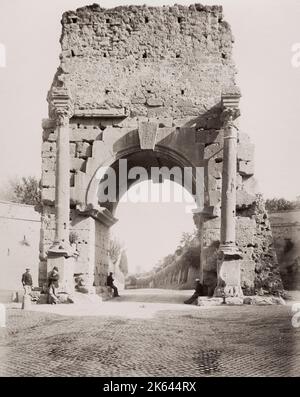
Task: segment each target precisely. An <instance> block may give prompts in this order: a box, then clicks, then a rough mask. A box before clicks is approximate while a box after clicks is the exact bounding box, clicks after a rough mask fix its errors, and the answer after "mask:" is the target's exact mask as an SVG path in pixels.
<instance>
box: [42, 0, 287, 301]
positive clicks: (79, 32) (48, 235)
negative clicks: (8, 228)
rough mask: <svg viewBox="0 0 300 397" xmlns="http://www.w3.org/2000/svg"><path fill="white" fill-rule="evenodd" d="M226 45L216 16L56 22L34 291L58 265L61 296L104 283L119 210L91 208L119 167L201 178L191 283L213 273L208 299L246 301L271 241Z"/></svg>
mask: <svg viewBox="0 0 300 397" xmlns="http://www.w3.org/2000/svg"><path fill="white" fill-rule="evenodd" d="M232 42H233V37H232V34H231V31H230V27H229V25H228V23H227V22H225V21H224V20H223V15H222V8H221V7H219V6H212V7H204V6H201V5H197V4H196V5H191V6H189V7H185V6H173V7H169V6H168V7H161V8H158V7H146V6H141V7H137V6H130V7H117V8H114V9H102V8H100V6H98V5H93V6H88V7H84V8H80V9H78V10H76V12H73V11H69V12H66V13H65V14H64V15H63V18H62V37H61V46H62V52H61V57H60V59H61V63H60V66H59V68H58V71H57V73H56V75H55V78H54V81H53V84H52V87H51V89H50V91H49V94H48V102H49V119H47V120H44V122H43V130H44V135H43V147H42V159H43V162H42V187H43V189H42V202H43V214H42V230H41V249H40V251H41V252H40V258H41V264H40V282H41V283H42V282H43V281H44V280H45V277H46V273H47V268H48V269H49V268H51V267H52V266H54V264H55V265H56V266H58V267H59V269H60V273H61V277H62V283H61V284H62V286H63V287H64V288H65V289H67V290H68V289H70V288H72V280H73V275H74V273H75V274H76V273H84V274H86V276H87V279H88V283H89V286H90V290H91V291H92V290H93V286H94V287H98V286H101V285H103V284H104V282H105V277H106V273H107V270H108V241H109V228H110V226H111V225H113V224H114V223H115V222H116V219H115V217H114V210H115V206H116V204H114V203H106V204H105V203H99V201H98V200H97V189H98V185H99V180H98V178H97V171H98V170H99V168H100V167H104V166H113V167H117V164H119V163H118V161H119V160H121V159H127V160H128V164H129V168H130V167H133V166H137V165H140V166H144V167H145V168H149V167H152V166H160V167H161V166H167V167H169V168H171V167H172V166H178V167H181V168H184V167H192V169H193V172H194V174H193V177H192V180H191V185H193V184H194V185H195V178H194V177H195V170H196V168H197V167H198V168H199V169H202V170H203V172H202V179H201V183H202V185H203V186H202V189H200V191H201V192H202V193H203V194H202V193H201V197H197V204H198V210H197V211H196V212H195V214H194V219H195V222H196V224H197V227H198V229H199V238H200V240H201V250H200V251H201V252H199V257H200V267H199V275H200V277H201V278H202V279H203V280H204V283H205V279H206V276H207V274H209V272H211V270H212V269H214V270H215V271H216V272H217V273H218V285H217V286H216V295H218V294H222V293H223V291H224V286H225V290H226V292H227V293H228V294H229V295H232V296H240V295H242V294H243V290H244V291H248V292H249V291H250V292H251V291H254V286H255V277H256V276H255V267H256V264H257V263H258V262H259V261H260V260H261V253H260V252H256V251H257V249H258V248H257V247H256V246H255V244H256V239H257V238H259V239H260V241H265V242H266V241H268V243H266V245H267V246H268V253H269V255H271V256H272V255H273V253H271V254H270V252H269V251H270V247H271V243H272V241H270V239H272V236H271V232H270V233H269V230H268V225H267V223H266V222H261V220H260V218H259V217H258V215H257V213H256V212H255V208H256V206H257V204H256V199H255V195H254V186H255V183H254V179H253V174H254V171H253V145H252V144H251V142H250V140H249V138H248V136H247V135H246V134H244V133H242V132H241V131H239V128H238V126H237V124H236V120H237V119H238V117H239V115H240V112H239V99H240V92H239V89H238V87H237V86H236V83H235V73H236V70H235V66H234V63H233V60H232V56H231V54H232ZM236 209H237V210H238V214H236ZM261 213H262V214H263V215H265V213H264V208H262V209H261ZM237 215H239V216H237ZM264 219H265V218H264ZM260 222H261V223H260ZM262 224H264V225H265V226H262ZM264 227H265V229H264ZM258 230H259V231H260V233H261V235H260V236H259V237H258ZM70 234H71V235H72V236H73V239H71V242H72V241H73V243H75V244H76V248H77V254H76V255H75V256H74V247H71V246H70ZM74 236H75V237H74ZM273 259H274V261H275V257H274V255H273V256H272V260H273ZM275 262H276V261H275ZM272 266H273V265H272ZM275 278H276V277H275ZM276 280H277V279H276ZM276 282H277V284H278V288H279V287H280V280H279V279H278V280H277V281H276ZM274 288H275V289H276V286H275V287H274Z"/></svg>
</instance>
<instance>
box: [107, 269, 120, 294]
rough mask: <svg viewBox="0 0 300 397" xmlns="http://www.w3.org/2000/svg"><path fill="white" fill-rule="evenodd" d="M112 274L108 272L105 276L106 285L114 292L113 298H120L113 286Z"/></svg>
mask: <svg viewBox="0 0 300 397" xmlns="http://www.w3.org/2000/svg"><path fill="white" fill-rule="evenodd" d="M112 275H113V273H112V272H110V273H109V275H108V276H107V280H106V285H107V286H108V287H110V288H112V289H113V290H114V298H116V297H118V296H120V295H119V292H118V288H117V287H116V286H115V285H114V279H113V276H112Z"/></svg>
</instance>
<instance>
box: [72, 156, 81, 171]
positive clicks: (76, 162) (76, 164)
mask: <svg viewBox="0 0 300 397" xmlns="http://www.w3.org/2000/svg"><path fill="white" fill-rule="evenodd" d="M84 162H85V160H84V159H79V158H77V157H75V158H72V159H71V164H70V171H80V170H81V168H82V167H83V164H84Z"/></svg>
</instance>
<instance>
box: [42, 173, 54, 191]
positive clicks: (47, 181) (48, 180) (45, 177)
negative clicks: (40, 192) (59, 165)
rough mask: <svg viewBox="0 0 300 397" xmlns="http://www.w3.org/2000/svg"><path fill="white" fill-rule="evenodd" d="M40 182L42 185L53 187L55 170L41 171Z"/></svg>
mask: <svg viewBox="0 0 300 397" xmlns="http://www.w3.org/2000/svg"><path fill="white" fill-rule="evenodd" d="M41 183H42V186H43V187H55V172H54V171H48V172H45V171H44V172H43V173H42V179H41Z"/></svg>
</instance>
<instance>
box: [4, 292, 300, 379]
mask: <svg viewBox="0 0 300 397" xmlns="http://www.w3.org/2000/svg"><path fill="white" fill-rule="evenodd" d="M183 295H184V294H183V292H182V291H155V292H151V293H150V294H149V292H148V291H130V292H126V293H125V294H123V298H121V300H120V301H119V302H118V301H114V302H113V303H110V305H111V306H107V307H112V308H113V307H114V306H115V307H116V308H117V307H119V308H120V307H121V308H122V311H123V314H124V312H126V307H127V306H128V305H130V304H131V305H132V304H133V302H134V301H138V302H139V303H136V304H137V305H139V306H138V307H139V308H140V310H142V309H141V308H143V309H144V310H145V311H147V307H148V306H147V305H150V306H151V308H152V309H153V307H156V310H152V312H151V313H152V314H151V316H148V317H147V316H145V318H141V317H139V316H137V317H136V318H135V317H134V316H126V315H123V316H121V315H119V314H118V312H114V310H113V309H112V310H111V315H107V310H106V311H104V313H105V314H103V315H98V314H97V316H70V315H69V316H66V315H59V314H55V313H44V312H36V311H33V312H28V311H22V310H20V309H18V308H10V309H8V316H7V317H8V318H7V320H8V321H7V322H8V324H7V325H8V326H7V328H6V329H1V330H0V376H108V377H113V376H170V377H171V376H185V377H188V376H299V375H300V328H293V326H292V324H291V317H292V315H291V308H290V307H289V306H264V307H259V306H258V307H257V306H256V307H255V306H242V307H237V306H222V307H196V306H194V307H190V306H188V307H187V306H185V305H180V304H178V302H182V298H183ZM170 301H173V302H176V304H174V305H173V306H172V308H171V305H168V304H167V303H166V302H170ZM141 302H144V304H143V303H141ZM147 302H152V303H151V304H150V303H147ZM103 305H107V303H106V302H105V303H103ZM61 306H62V305H61ZM64 306H65V307H66V306H67V305H64ZM70 306H74V305H70ZM150 306H149V307H150ZM131 309H132V306H131Z"/></svg>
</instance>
